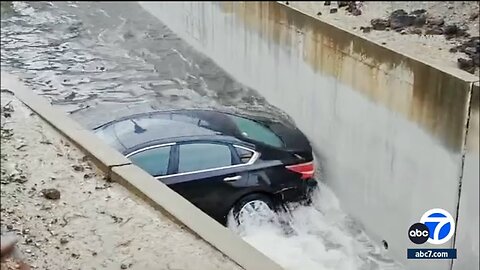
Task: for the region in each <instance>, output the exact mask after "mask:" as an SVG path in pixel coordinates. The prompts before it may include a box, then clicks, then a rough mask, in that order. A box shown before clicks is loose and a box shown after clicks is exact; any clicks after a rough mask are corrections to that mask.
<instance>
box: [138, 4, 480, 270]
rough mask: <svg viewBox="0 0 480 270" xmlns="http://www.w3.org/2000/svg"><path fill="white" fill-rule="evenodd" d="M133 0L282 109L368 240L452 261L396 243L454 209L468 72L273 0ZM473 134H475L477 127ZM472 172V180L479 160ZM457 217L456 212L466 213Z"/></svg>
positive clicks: (414, 265)
mask: <svg viewBox="0 0 480 270" xmlns="http://www.w3.org/2000/svg"><path fill="white" fill-rule="evenodd" d="M141 5H142V6H143V7H144V8H145V9H146V10H148V11H149V12H151V13H152V14H153V15H155V16H157V17H158V18H159V19H161V20H162V21H163V22H164V23H165V24H166V25H167V26H169V27H170V28H171V29H172V30H173V31H175V32H176V33H177V34H178V35H180V36H181V37H182V38H184V39H185V40H186V41H188V42H189V43H190V44H191V45H192V46H194V47H195V48H196V49H197V50H199V51H201V52H203V53H204V54H206V55H208V56H209V57H210V58H212V59H213V60H214V61H215V62H216V63H217V64H219V65H220V66H221V67H222V68H224V69H225V70H226V71H227V72H229V73H230V74H232V75H233V76H234V77H235V78H237V79H238V80H239V81H240V82H242V83H244V84H246V85H248V86H250V87H252V88H254V89H256V90H257V91H259V92H260V94H262V95H263V96H265V97H266V98H267V100H268V101H269V102H270V103H271V104H273V105H275V106H277V107H279V108H281V109H282V110H284V111H285V112H286V113H288V114H289V115H290V116H291V117H292V118H293V119H294V120H295V121H296V124H297V125H298V126H299V127H300V128H301V129H302V130H303V131H304V132H305V133H306V134H307V136H308V137H309V138H310V140H311V141H312V143H313V145H314V148H315V152H316V153H317V155H318V156H319V157H320V158H319V162H321V165H322V168H323V171H322V176H321V177H322V179H323V180H324V181H326V182H327V183H328V184H329V185H330V186H331V187H332V188H333V189H334V190H335V192H336V193H337V195H338V197H339V198H340V201H341V202H342V206H343V208H344V209H345V210H346V211H347V212H348V213H350V214H351V215H353V216H354V217H356V218H357V219H358V220H359V221H361V222H362V223H363V224H364V226H365V229H366V231H367V233H369V235H370V236H372V238H373V239H374V240H377V241H381V240H386V241H387V242H388V244H389V250H390V252H391V255H392V256H393V257H394V258H395V259H397V260H399V261H400V262H402V263H404V264H405V265H406V266H407V268H408V269H450V267H451V261H445V260H443V261H442V260H438V261H433V260H430V261H421V260H415V261H407V260H406V249H407V248H409V247H414V246H413V243H411V242H410V240H409V239H408V237H407V230H408V228H409V227H410V225H411V224H413V223H415V222H418V221H419V219H420V217H421V216H422V214H423V213H424V212H425V211H426V210H428V209H430V208H436V207H440V208H444V209H446V210H447V211H449V212H450V213H452V215H456V212H457V206H458V188H459V184H460V178H461V175H462V156H463V149H464V140H465V126H466V124H467V115H468V104H469V97H470V90H471V81H474V80H475V79H476V78H474V77H472V76H470V74H466V73H464V72H461V71H457V70H453V71H440V70H438V69H435V68H432V67H430V66H428V65H426V64H423V63H420V62H418V61H416V60H414V59H410V58H407V57H405V56H402V55H400V54H398V53H395V52H393V51H391V50H389V49H387V48H384V47H382V46H379V45H377V44H373V43H371V42H369V41H366V40H364V39H362V38H360V37H357V36H354V35H352V34H351V33H348V32H345V31H342V30H339V29H337V28H335V27H332V26H330V25H328V24H326V23H324V22H322V21H319V20H316V19H313V18H311V17H308V16H306V15H304V14H301V13H299V12H297V11H295V10H293V9H290V8H288V7H285V6H282V5H281V4H278V3H276V2H244V3H241V2H235V3H231V2H223V3H210V2H141ZM452 74H454V75H452ZM472 136H476V139H477V140H478V132H477V134H476V135H475V134H474V135H472ZM474 139H475V138H474ZM472 153H473V152H472ZM477 153H478V151H477ZM472 155H473V156H474V155H475V154H472ZM474 158H475V157H473V159H474ZM476 158H477V160H478V154H477V156H476ZM473 159H472V160H471V162H472V164H473V163H474V160H473ZM467 162H470V161H469V159H467ZM471 170H472V172H473V176H472V177H474V175H475V173H476V174H477V182H476V185H477V186H478V166H477V167H476V168H475V167H474V166H473V167H472V168H471ZM475 170H476V171H475ZM469 177H470V176H469ZM469 177H468V178H469ZM466 178H467V175H465V182H467V180H466ZM469 182H470V183H471V185H475V181H474V180H470V181H469ZM476 190H477V192H475V191H473V190H472V191H470V193H471V196H470V199H467V201H468V202H465V203H463V205H464V206H462V209H465V210H464V211H465V212H466V213H471V209H473V208H472V206H471V205H470V204H471V203H474V202H475V198H477V202H478V189H476ZM467 193H468V191H467ZM475 196H476V197H475ZM469 205H470V206H469ZM462 211H463V210H462ZM468 215H470V214H468ZM472 215H473V217H475V214H472ZM476 217H477V220H478V212H477V214H476ZM464 218H465V219H466V221H463V220H462V219H460V221H459V222H460V223H465V222H469V217H467V214H465V216H464ZM477 222H478V221H477ZM465 228H466V230H467V231H468V230H469V229H470V227H465ZM464 233H467V232H464ZM458 241H459V243H460V242H463V243H464V244H465V245H466V247H465V248H466V249H467V250H469V249H470V246H469V242H465V241H464V240H461V239H460V238H459V240H458ZM452 245H453V241H449V242H448V243H446V244H444V245H443V247H452ZM435 247H439V246H435ZM440 247H441V246H440ZM462 249H463V248H462ZM475 249H476V253H477V254H478V242H477V244H476V247H473V250H475ZM461 252H462V251H459V253H460V254H459V256H463V255H462V254H461ZM469 254H472V253H471V252H470V253H469ZM473 260H475V259H473ZM476 260H477V261H478V257H477V259H476ZM464 261H465V263H467V264H469V262H471V261H472V260H470V259H467V260H464ZM472 267H473V266H472ZM458 269H460V268H458ZM462 269H463V268H462Z"/></svg>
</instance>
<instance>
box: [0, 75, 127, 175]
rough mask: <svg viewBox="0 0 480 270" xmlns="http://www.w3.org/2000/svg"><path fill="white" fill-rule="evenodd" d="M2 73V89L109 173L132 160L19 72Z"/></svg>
mask: <svg viewBox="0 0 480 270" xmlns="http://www.w3.org/2000/svg"><path fill="white" fill-rule="evenodd" d="M1 77H2V89H8V90H10V91H12V92H13V93H14V94H15V96H17V97H18V98H19V99H20V100H21V101H22V102H23V103H24V104H25V105H27V106H28V107H29V108H30V109H32V110H33V111H34V112H36V113H37V114H38V115H40V117H42V118H43V119H44V120H45V121H46V122H47V123H49V124H50V125H52V126H53V127H54V128H55V129H57V130H58V131H59V132H60V133H61V134H62V135H64V136H65V137H67V138H68V139H70V140H71V141H72V142H73V143H75V144H76V145H77V146H78V147H79V148H80V149H81V150H82V151H83V152H85V153H86V154H87V155H88V156H89V157H90V158H92V160H93V162H94V163H95V165H97V167H98V168H99V169H100V170H102V171H103V172H105V173H106V174H107V175H108V173H109V171H110V168H111V167H113V166H121V165H125V164H131V162H130V161H129V160H128V159H127V158H125V157H124V156H123V155H122V154H120V153H119V152H118V151H116V150H115V149H113V148H112V147H110V146H108V145H106V144H104V143H103V142H101V141H99V140H98V138H97V136H96V135H95V134H93V133H92V132H91V131H89V130H86V129H85V128H83V127H82V126H81V125H80V124H78V123H77V122H75V121H74V120H73V119H71V118H70V117H69V116H68V115H67V114H66V113H65V112H63V111H60V110H58V109H54V108H53V107H52V106H51V105H50V103H49V102H48V101H47V100H46V99H44V98H42V97H40V96H38V95H36V94H35V93H34V92H33V91H32V90H31V89H28V88H27V87H26V86H25V85H24V84H23V83H21V82H20V80H19V79H18V78H17V77H16V76H14V75H11V74H8V73H5V72H2V73H1Z"/></svg>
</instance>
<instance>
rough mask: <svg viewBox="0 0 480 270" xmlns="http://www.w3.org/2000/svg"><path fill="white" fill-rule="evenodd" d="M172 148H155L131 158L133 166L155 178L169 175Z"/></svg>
mask: <svg viewBox="0 0 480 270" xmlns="http://www.w3.org/2000/svg"><path fill="white" fill-rule="evenodd" d="M170 148H171V146H163V147H158V148H153V149H149V150H145V151H142V152H139V153H136V154H134V155H132V156H130V157H129V159H130V160H131V161H132V163H133V164H135V165H137V166H138V167H140V168H142V169H143V170H145V171H146V172H148V173H149V174H151V175H153V176H163V175H167V172H168V162H169V160H170Z"/></svg>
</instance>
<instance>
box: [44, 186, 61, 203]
mask: <svg viewBox="0 0 480 270" xmlns="http://www.w3.org/2000/svg"><path fill="white" fill-rule="evenodd" d="M41 192H42V194H43V197H45V198H47V199H49V200H58V199H60V191H58V189H55V188H48V189H42V191H41Z"/></svg>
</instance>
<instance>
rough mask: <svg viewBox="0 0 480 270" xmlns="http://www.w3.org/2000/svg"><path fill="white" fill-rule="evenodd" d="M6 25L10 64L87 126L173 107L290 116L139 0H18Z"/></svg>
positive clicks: (4, 45) (4, 44) (4, 52)
mask: <svg viewBox="0 0 480 270" xmlns="http://www.w3.org/2000/svg"><path fill="white" fill-rule="evenodd" d="M4 11H5V12H4ZM1 27H2V31H1V57H2V61H1V67H2V70H8V71H11V72H19V73H21V76H22V77H24V78H25V81H26V82H27V83H28V84H30V85H31V86H32V88H33V89H34V90H35V91H37V92H38V93H40V94H42V95H44V96H46V97H48V98H49V99H50V100H51V102H52V104H55V105H57V106H62V107H64V108H65V110H67V111H69V112H72V115H73V117H74V118H76V119H78V120H79V121H80V122H81V123H83V124H85V125H87V126H93V125H95V124H97V123H99V122H103V121H105V120H110V119H111V118H114V117H117V116H119V115H125V114H129V113H132V112H139V111H149V110H152V109H168V108H199V107H201V108H222V109H226V110H241V111H242V110H243V111H245V110H248V111H249V112H251V113H259V114H265V113H267V114H270V113H271V112H272V111H273V112H274V113H275V114H277V115H282V113H281V112H280V111H279V110H277V109H275V108H274V107H271V106H269V105H268V104H267V103H266V102H265V100H264V99H263V98H262V97H261V96H259V95H258V94H257V93H256V92H255V91H253V90H252V89H248V88H247V87H244V86H243V85H241V84H239V83H237V82H236V81H235V80H233V79H232V78H230V77H229V76H228V74H226V73H225V72H224V71H222V70H221V69H220V68H219V67H218V66H216V65H215V64H214V63H213V62H212V61H211V60H209V59H208V58H207V57H205V56H203V55H200V54H198V53H196V52H195V51H193V50H192V49H191V48H190V47H189V46H188V45H187V44H186V43H185V42H183V41H181V40H180V39H179V38H178V37H177V36H176V35H175V34H173V33H172V32H171V31H170V30H169V29H167V28H166V27H165V26H164V25H162V24H161V23H160V22H159V21H158V20H156V19H154V18H152V17H151V16H150V15H149V14H147V13H146V12H145V11H143V10H142V9H141V8H140V7H139V6H138V5H137V4H136V3H131V2H130V3H121V4H115V3H93V2H41V3H36V2H16V3H14V4H13V9H11V10H9V9H6V8H3V11H2V21H1Z"/></svg>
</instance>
